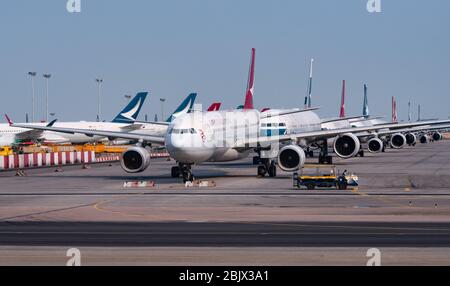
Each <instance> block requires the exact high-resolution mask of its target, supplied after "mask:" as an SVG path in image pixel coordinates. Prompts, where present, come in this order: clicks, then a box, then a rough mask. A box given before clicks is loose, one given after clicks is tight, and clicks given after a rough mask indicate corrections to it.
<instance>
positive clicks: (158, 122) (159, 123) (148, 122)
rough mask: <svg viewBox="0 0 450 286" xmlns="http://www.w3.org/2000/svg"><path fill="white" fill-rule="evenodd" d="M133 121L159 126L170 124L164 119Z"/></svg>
mask: <svg viewBox="0 0 450 286" xmlns="http://www.w3.org/2000/svg"><path fill="white" fill-rule="evenodd" d="M135 123H143V124H154V125H161V126H169V125H170V122H166V121H139V120H136V121H135Z"/></svg>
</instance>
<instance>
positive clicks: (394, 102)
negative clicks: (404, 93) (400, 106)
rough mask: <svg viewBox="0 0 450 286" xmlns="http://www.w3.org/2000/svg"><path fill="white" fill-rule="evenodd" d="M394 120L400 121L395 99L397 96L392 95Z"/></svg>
mask: <svg viewBox="0 0 450 286" xmlns="http://www.w3.org/2000/svg"><path fill="white" fill-rule="evenodd" d="M392 122H398V118H397V101H396V100H395V96H393V97H392Z"/></svg>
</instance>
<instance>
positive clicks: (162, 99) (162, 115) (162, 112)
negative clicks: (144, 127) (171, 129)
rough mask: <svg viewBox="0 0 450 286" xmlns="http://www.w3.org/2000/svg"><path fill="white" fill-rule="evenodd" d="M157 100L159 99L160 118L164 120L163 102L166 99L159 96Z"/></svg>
mask: <svg viewBox="0 0 450 286" xmlns="http://www.w3.org/2000/svg"><path fill="white" fill-rule="evenodd" d="M159 101H161V120H164V102H165V101H166V99H165V98H160V99H159Z"/></svg>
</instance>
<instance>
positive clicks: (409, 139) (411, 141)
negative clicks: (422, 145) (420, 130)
mask: <svg viewBox="0 0 450 286" xmlns="http://www.w3.org/2000/svg"><path fill="white" fill-rule="evenodd" d="M405 138H406V144H408V145H415V144H416V142H417V137H416V135H414V133H407V134H406V135H405Z"/></svg>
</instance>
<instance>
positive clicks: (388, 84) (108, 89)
mask: <svg viewBox="0 0 450 286" xmlns="http://www.w3.org/2000/svg"><path fill="white" fill-rule="evenodd" d="M66 2H67V1H66V0H40V1H31V0H28V1H26V0H5V1H2V6H1V9H0V38H1V41H0V43H1V45H0V98H1V99H2V101H1V102H2V105H1V107H2V110H1V111H0V112H2V113H8V114H10V115H11V116H12V117H13V118H15V120H16V121H23V120H24V118H25V115H24V114H25V113H26V112H29V113H30V112H31V83H30V79H29V76H28V75H27V72H28V71H36V72H38V77H37V78H36V80H37V81H36V95H37V115H38V117H39V118H43V117H44V81H43V78H42V74H43V73H51V74H52V78H51V80H50V98H51V102H50V112H55V113H57V118H59V119H60V120H94V119H95V116H96V112H97V111H96V110H97V100H96V96H97V87H96V83H95V78H96V77H102V78H103V79H104V85H103V102H104V103H103V107H102V109H103V119H112V117H113V116H114V115H115V114H116V113H117V112H118V111H119V109H121V108H122V105H124V104H125V101H126V100H125V98H124V95H125V94H135V93H137V92H138V91H141V90H147V91H149V92H150V98H149V99H148V100H147V102H146V104H145V106H144V107H143V110H142V113H141V114H145V113H147V114H148V115H149V118H151V119H153V116H154V114H155V113H159V112H160V111H159V110H160V104H159V100H158V99H159V98H160V97H164V98H167V102H166V107H165V109H166V110H171V109H174V108H175V106H176V105H177V104H178V103H179V102H180V101H181V100H182V98H184V97H185V96H186V95H187V94H188V93H190V92H198V101H200V102H201V103H203V104H204V105H209V104H210V103H211V102H213V101H221V102H223V106H224V107H226V108H227V107H228V108H230V107H234V106H236V105H238V104H241V103H242V101H243V98H244V92H245V86H246V81H247V71H248V64H249V57H250V49H251V48H252V47H255V48H256V72H255V73H256V79H255V99H254V100H255V104H256V105H257V106H258V107H261V108H262V107H280V108H281V107H284V108H287V107H294V106H295V107H297V106H302V105H303V98H304V96H305V94H306V89H307V77H308V64H309V59H310V58H311V57H314V59H315V69H314V82H313V105H315V106H320V107H321V109H320V111H319V113H320V115H321V116H324V117H331V116H337V115H338V112H339V101H340V90H341V81H342V80H343V79H346V80H347V103H346V106H347V113H348V115H357V114H360V113H361V111H362V101H363V84H364V83H367V85H368V87H369V103H370V111H371V114H372V115H384V116H386V117H387V118H389V116H390V100H391V96H393V95H394V96H396V97H397V105H398V108H399V110H398V115H399V118H400V119H406V118H407V102H408V100H411V101H412V102H413V106H414V110H413V111H414V118H415V117H416V115H415V113H416V106H417V104H418V103H420V104H421V105H422V111H423V113H422V115H423V117H428V118H435V117H441V118H447V117H448V116H449V115H450V111H449V106H450V99H449V97H450V94H449V90H450V53H449V51H450V37H449V36H448V35H449V32H448V28H449V27H450V17H448V13H449V11H450V1H446V0H429V1H419V0H395V1H392V0H381V3H382V12H381V13H374V14H370V13H368V12H367V10H366V3H367V1H366V0H346V1H333V0H309V1H300V0H292V1H287V0H285V1H283V0H281V1H262V0H215V1H211V0H165V1H162V0H161V1H149V0H129V1H118V0H117V1H107V0H81V3H82V12H81V13H74V14H70V13H68V12H67V11H66ZM166 113H167V112H166ZM142 117H143V116H141V118H142Z"/></svg>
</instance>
